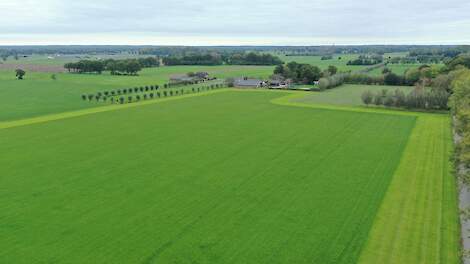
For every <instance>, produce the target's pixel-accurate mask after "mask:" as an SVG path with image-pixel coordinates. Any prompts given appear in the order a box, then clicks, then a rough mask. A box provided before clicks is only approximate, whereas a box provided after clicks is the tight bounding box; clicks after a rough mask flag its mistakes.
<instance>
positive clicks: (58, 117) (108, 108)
mask: <svg viewBox="0 0 470 264" xmlns="http://www.w3.org/2000/svg"><path fill="white" fill-rule="evenodd" d="M224 91H226V89H219V90H212V91H207V92H201V93H194V94H185V95H179V96H173V97H166V98H161V99H149V100H147V101H140V102H134V103H126V104H114V105H106V106H99V107H93V108H87V109H83V110H77V111H70V112H64V113H60V114H51V115H44V116H38V117H32V118H27V119H20V120H14V121H6V122H0V129H8V128H14V127H19V126H27V125H33V124H39V123H46V122H51V121H56V120H62V119H68V118H74V117H80V116H85V115H91V114H97V113H103V112H109V111H116V110H122V109H127V108H133V107H139V106H144V105H151V104H156V103H163V102H168V101H174V100H179V99H185V98H190V97H196V96H204V95H209V94H215V93H220V92H224Z"/></svg>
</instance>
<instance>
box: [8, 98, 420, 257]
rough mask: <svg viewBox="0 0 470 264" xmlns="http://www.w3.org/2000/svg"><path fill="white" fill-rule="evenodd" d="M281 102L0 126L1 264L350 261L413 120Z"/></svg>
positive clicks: (155, 108)
mask: <svg viewBox="0 0 470 264" xmlns="http://www.w3.org/2000/svg"><path fill="white" fill-rule="evenodd" d="M281 95H282V94H280V93H270V92H251V93H248V92H247V93H244V92H224V93H217V94H212V95H208V96H201V97H192V98H187V99H182V100H173V101H167V102H161V103H157V104H151V105H145V106H141V107H132V108H129V109H126V110H122V111H112V112H103V113H98V114H93V115H86V116H80V117H75V118H70V119H63V120H57V121H54V122H47V123H40V124H34V125H28V126H20V127H14V128H9V129H0V144H1V145H2V152H1V153H0V168H1V170H2V173H1V174H0V180H1V185H0V190H1V191H0V211H1V212H2V214H1V215H0V222H1V225H0V247H1V248H2V251H0V262H1V263H51V262H54V263H196V262H197V263H355V262H356V261H357V259H358V257H359V254H360V252H361V249H362V245H363V244H364V243H365V242H366V240H367V236H368V234H369V230H370V228H371V225H372V223H373V219H374V217H375V215H376V213H377V210H378V208H379V206H380V204H381V202H382V200H383V196H384V194H385V192H386V190H387V187H388V184H389V182H390V180H391V177H392V175H393V172H394V171H395V169H396V167H397V165H398V162H399V160H400V156H401V154H402V151H403V149H404V147H405V144H406V142H407V141H408V135H409V133H410V131H411V130H412V128H413V126H414V124H415V117H407V116H398V115H382V114H367V113H366V114H365V113H355V112H347V111H330V110H316V109H309V108H300V107H290V106H280V105H274V104H271V103H270V102H269V101H270V100H272V99H274V98H276V97H279V96H281Z"/></svg>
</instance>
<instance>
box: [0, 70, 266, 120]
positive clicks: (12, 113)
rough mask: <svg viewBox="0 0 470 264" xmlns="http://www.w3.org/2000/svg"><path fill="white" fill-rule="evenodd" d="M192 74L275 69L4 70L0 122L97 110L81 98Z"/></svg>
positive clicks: (263, 72)
mask: <svg viewBox="0 0 470 264" xmlns="http://www.w3.org/2000/svg"><path fill="white" fill-rule="evenodd" d="M190 71H207V72H209V73H210V74H211V75H212V76H215V77H218V78H226V77H239V76H245V75H246V76H253V77H268V76H269V75H271V74H272V71H273V67H271V66H266V67H264V66H261V67H260V66H206V67H200V66H172V67H160V68H151V69H144V70H143V71H142V72H141V74H140V75H139V76H112V75H110V74H108V73H104V74H102V75H95V74H69V73H60V74H56V76H57V80H52V79H51V74H50V73H33V72H28V73H27V74H26V76H25V78H26V79H25V80H22V81H19V80H16V79H15V74H14V72H13V71H0V84H1V85H0V98H4V99H3V100H2V103H1V104H0V121H6V120H15V119H23V118H30V117H34V116H41V115H47V114H55V113H61V112H65V111H73V110H78V109H84V108H90V107H96V104H93V103H90V102H84V101H82V100H81V98H80V97H81V95H82V94H86V93H96V92H98V91H105V90H109V89H116V88H131V87H136V86H144V85H157V84H158V85H160V86H162V85H163V84H164V83H167V82H168V79H169V76H170V75H172V74H177V73H187V72H190Z"/></svg>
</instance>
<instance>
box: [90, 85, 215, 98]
mask: <svg viewBox="0 0 470 264" xmlns="http://www.w3.org/2000/svg"><path fill="white" fill-rule="evenodd" d="M221 87H223V85H222V84H211V85H208V86H204V87H203V88H202V89H204V88H206V89H216V88H221ZM159 88H160V87H159V86H158V85H151V86H141V87H134V88H123V89H116V90H111V91H103V92H97V93H92V94H82V96H81V98H82V100H84V101H86V100H88V101H92V100H93V99H96V100H98V101H99V100H100V99H102V100H107V98H113V97H115V96H120V95H127V94H142V93H147V92H152V91H158V90H159ZM163 88H165V89H167V88H170V86H169V85H168V84H165V85H164V86H163ZM195 89H197V88H195V87H193V88H192V90H193V91H194V90H195ZM181 90H185V89H181ZM170 92H171V94H173V91H168V92H167V91H163V92H162V94H163V95H165V96H166V94H167V93H170ZM156 94H158V95H159V94H160V92H157V93H156ZM139 96H140V95H139Z"/></svg>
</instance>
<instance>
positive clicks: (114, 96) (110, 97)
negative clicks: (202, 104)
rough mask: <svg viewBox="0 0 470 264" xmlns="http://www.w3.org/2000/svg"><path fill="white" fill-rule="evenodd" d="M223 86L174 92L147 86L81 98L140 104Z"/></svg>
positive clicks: (208, 86) (174, 90)
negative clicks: (145, 101)
mask: <svg viewBox="0 0 470 264" xmlns="http://www.w3.org/2000/svg"><path fill="white" fill-rule="evenodd" d="M223 87H224V85H223V84H212V85H207V86H202V87H192V88H191V89H189V88H186V89H183V88H180V89H172V90H162V91H157V90H158V85H157V86H145V87H135V88H127V89H117V90H112V91H104V92H97V93H94V94H82V96H81V98H82V100H83V101H90V102H91V101H96V102H110V103H112V104H114V103H120V104H124V103H126V102H127V103H132V102H138V101H141V100H147V99H154V98H160V97H169V96H176V95H183V94H187V93H191V92H192V93H199V92H201V91H209V90H214V89H219V88H223Z"/></svg>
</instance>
